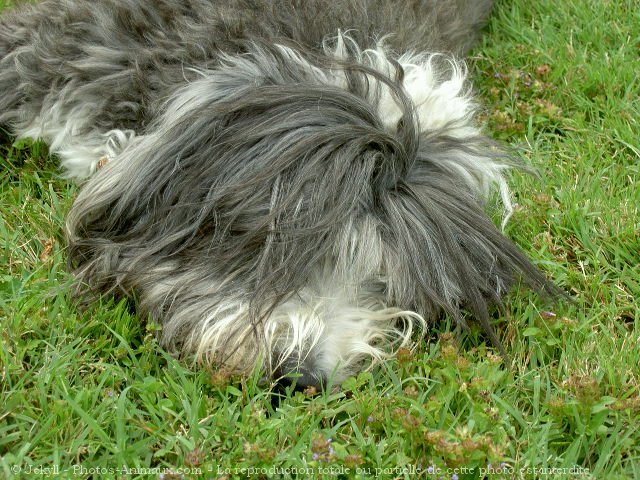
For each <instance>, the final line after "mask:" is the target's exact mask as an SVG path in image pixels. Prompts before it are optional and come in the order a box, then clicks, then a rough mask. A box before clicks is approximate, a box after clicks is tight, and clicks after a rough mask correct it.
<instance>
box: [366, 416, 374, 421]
mask: <svg viewBox="0 0 640 480" xmlns="http://www.w3.org/2000/svg"><path fill="white" fill-rule="evenodd" d="M373 420H374V418H373V415H369V416H368V417H367V422H369V423H371V422H373Z"/></svg>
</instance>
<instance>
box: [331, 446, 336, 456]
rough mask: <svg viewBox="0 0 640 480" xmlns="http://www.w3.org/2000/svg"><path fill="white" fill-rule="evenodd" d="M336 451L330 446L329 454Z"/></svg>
mask: <svg viewBox="0 0 640 480" xmlns="http://www.w3.org/2000/svg"><path fill="white" fill-rule="evenodd" d="M334 453H336V451H335V450H334V449H333V447H329V454H330V455H333V454H334Z"/></svg>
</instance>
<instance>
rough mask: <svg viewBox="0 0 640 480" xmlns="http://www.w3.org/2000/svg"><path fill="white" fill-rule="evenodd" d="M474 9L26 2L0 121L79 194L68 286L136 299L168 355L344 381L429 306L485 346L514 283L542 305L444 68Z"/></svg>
mask: <svg viewBox="0 0 640 480" xmlns="http://www.w3.org/2000/svg"><path fill="white" fill-rule="evenodd" d="M490 3H491V2H490V0H478V1H476V0H470V1H468V2H465V1H464V0H424V1H392V0H351V1H348V0H343V1H336V0H278V1H273V2H267V1H249V0H227V1H215V0H184V1H178V0H158V1H154V2H146V1H143V0H103V1H99V2H94V1H90V0H52V1H45V2H42V3H39V4H36V5H35V6H23V7H22V8H21V9H19V10H17V11H15V12H11V13H8V14H4V15H3V17H2V21H1V22H0V58H1V60H0V91H2V92H4V93H3V96H2V97H0V123H1V124H5V125H8V126H9V127H10V128H11V129H12V131H13V133H15V134H16V135H18V136H32V137H42V138H44V139H45V140H46V141H48V142H49V143H50V145H51V148H52V151H54V152H55V153H57V154H58V155H59V157H60V158H61V161H62V165H63V168H64V171H65V172H66V174H67V175H68V176H71V177H76V178H80V179H86V180H85V181H84V185H83V188H82V190H81V192H80V195H79V196H78V198H77V200H76V201H75V203H74V206H73V208H72V210H71V212H70V213H69V217H68V223H67V230H68V231H67V233H68V237H69V244H70V252H69V253H70V258H71V264H72V266H73V269H74V272H75V275H76V277H77V280H78V286H79V288H78V289H79V291H80V292H81V293H87V292H98V293H105V292H108V293H115V294H118V295H120V294H122V295H125V296H130V297H135V298H136V300H137V303H138V305H139V307H140V312H141V314H142V315H149V316H150V317H151V318H152V319H154V320H155V321H157V322H158V323H161V324H162V327H163V328H162V333H161V341H162V344H163V345H164V346H166V347H167V348H168V349H170V350H171V351H175V352H176V353H179V354H188V355H190V354H195V356H196V357H198V358H200V359H204V360H206V361H207V362H211V363H215V364H217V365H220V366H224V367H225V368H228V369H232V370H235V371H240V372H246V371H249V370H251V369H252V368H253V367H254V365H255V362H256V360H260V361H262V362H263V365H264V366H265V367H266V369H267V370H268V371H269V373H271V374H273V375H279V374H283V373H287V372H290V371H294V372H299V373H300V375H301V378H300V379H299V381H298V382H299V384H303V385H317V384H319V383H321V382H322V381H324V380H325V379H326V378H328V377H332V376H333V378H334V379H336V380H340V379H341V378H344V376H345V375H347V374H349V373H350V372H352V371H353V370H355V369H357V368H359V367H360V365H361V362H362V360H363V359H364V358H366V357H368V356H373V357H374V358H380V357H381V356H382V355H383V350H382V348H383V346H384V345H385V344H387V343H389V342H386V341H384V340H389V341H390V343H395V344H396V345H398V344H402V343H403V342H406V341H407V340H408V338H409V336H410V335H411V332H412V329H413V327H414V326H418V325H419V326H421V327H422V326H424V325H423V324H424V323H425V320H426V321H429V320H434V319H436V318H437V317H438V315H439V314H440V313H441V312H443V311H444V312H447V313H449V314H450V315H452V316H453V317H454V318H455V319H457V320H459V321H461V322H464V319H463V316H464V314H463V311H464V310H467V311H469V312H470V313H471V314H472V315H473V316H475V317H476V318H477V319H478V320H480V321H481V322H482V323H483V324H484V325H485V327H487V330H488V332H489V334H490V335H493V334H492V331H491V329H490V327H488V311H487V309H488V305H489V304H492V303H500V299H501V297H502V296H503V295H504V293H505V292H506V291H507V290H508V288H509V285H510V284H511V283H512V280H513V278H514V275H521V276H523V278H524V279H525V280H526V281H527V283H529V284H530V285H531V286H532V287H534V288H536V289H538V290H544V289H545V288H547V289H551V288H552V287H551V286H550V285H549V284H548V283H547V282H546V280H545V279H544V277H543V276H542V275H541V274H540V273H539V272H538V271H537V270H536V269H535V267H533V266H532V265H531V264H530V263H529V262H528V261H527V260H526V258H525V257H524V256H523V255H522V254H521V253H520V252H519V251H518V249H517V248H516V247H515V246H514V245H513V244H512V243H511V242H510V241H509V240H507V239H506V238H505V237H504V236H502V235H501V234H500V232H499V231H498V230H497V229H496V227H495V226H494V225H493V223H492V222H491V221H490V219H489V218H488V216H487V215H486V214H485V213H484V211H483V206H484V201H485V199H486V197H487V195H488V194H489V193H490V191H491V188H492V187H493V186H497V187H498V189H499V191H500V194H501V196H502V199H503V203H504V204H505V207H506V208H507V210H508V209H509V196H508V190H507V187H506V183H505V180H504V178H503V176H502V173H503V170H504V169H505V168H507V165H508V163H509V162H508V161H507V159H506V157H505V156H504V155H502V154H501V153H499V152H498V151H497V150H496V149H495V147H494V146H493V145H492V144H491V142H490V141H488V140H487V139H486V138H484V137H483V136H482V135H481V134H480V132H479V130H478V128H477V127H476V126H475V124H474V122H473V113H474V108H475V107H474V103H473V101H472V99H471V98H470V95H469V89H468V86H467V85H466V82H465V78H464V77H465V70H464V66H463V65H462V64H460V63H458V62H457V61H456V60H454V59H453V57H452V56H450V55H461V54H463V53H464V52H466V51H467V49H468V48H469V47H470V45H471V44H472V42H473V40H474V39H475V38H476V36H477V34H478V30H479V28H480V27H481V26H482V24H483V23H484V21H485V19H486V16H487V15H488V12H489V10H490ZM439 53H444V54H445V55H439ZM105 162H106V163H105ZM103 164H104V166H102V165H103ZM98 167H101V168H98ZM96 170H98V171H97V172H96Z"/></svg>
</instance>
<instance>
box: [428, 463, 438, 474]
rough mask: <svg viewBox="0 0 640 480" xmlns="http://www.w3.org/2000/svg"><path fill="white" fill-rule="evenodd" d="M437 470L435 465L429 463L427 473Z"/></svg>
mask: <svg viewBox="0 0 640 480" xmlns="http://www.w3.org/2000/svg"><path fill="white" fill-rule="evenodd" d="M435 471H436V469H435V467H434V466H433V465H429V468H427V473H433V472H435Z"/></svg>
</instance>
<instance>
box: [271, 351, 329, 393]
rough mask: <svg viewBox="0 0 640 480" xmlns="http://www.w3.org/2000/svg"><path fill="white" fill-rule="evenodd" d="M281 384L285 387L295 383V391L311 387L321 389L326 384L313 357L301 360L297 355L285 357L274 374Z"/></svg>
mask: <svg viewBox="0 0 640 480" xmlns="http://www.w3.org/2000/svg"><path fill="white" fill-rule="evenodd" d="M273 377H274V379H275V380H276V382H277V383H278V385H279V386H281V387H283V388H287V387H290V386H291V385H293V386H294V387H293V389H294V391H303V390H306V389H308V388H309V387H313V388H315V389H316V390H318V391H319V390H321V389H322V388H323V387H324V386H325V385H326V379H325V378H324V375H323V374H322V373H321V372H320V370H319V369H318V368H317V366H316V362H315V361H313V359H312V358H305V359H303V360H300V359H299V358H298V357H297V356H296V355H292V356H290V357H288V358H286V359H284V360H283V361H282V362H281V364H280V366H278V368H276V370H275V371H274V374H273Z"/></svg>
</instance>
